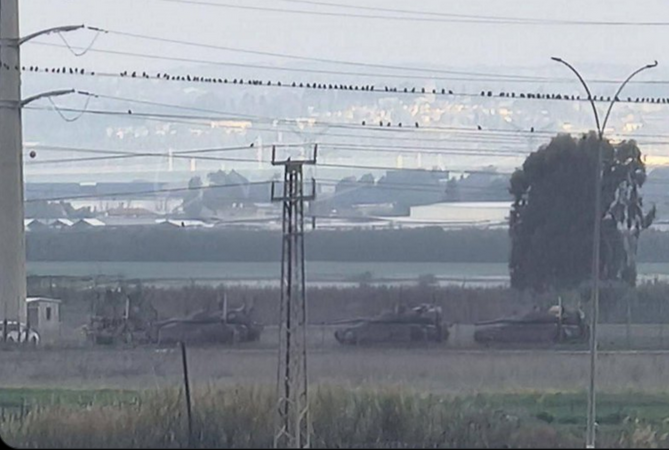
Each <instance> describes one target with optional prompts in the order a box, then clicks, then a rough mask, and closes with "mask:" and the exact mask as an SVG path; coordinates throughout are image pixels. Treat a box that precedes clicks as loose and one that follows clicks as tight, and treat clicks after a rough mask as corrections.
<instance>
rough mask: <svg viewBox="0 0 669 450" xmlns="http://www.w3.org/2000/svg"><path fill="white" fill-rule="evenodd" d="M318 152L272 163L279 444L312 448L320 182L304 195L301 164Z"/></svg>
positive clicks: (278, 445) (277, 445)
mask: <svg viewBox="0 0 669 450" xmlns="http://www.w3.org/2000/svg"><path fill="white" fill-rule="evenodd" d="M317 151H318V147H317V146H315V147H314V154H313V158H312V159H308V160H295V161H293V160H291V159H290V158H288V159H287V160H285V161H277V160H276V149H275V148H272V164H273V165H275V166H279V165H280V166H284V178H283V195H282V196H280V197H277V196H275V189H274V183H272V201H276V202H282V203H283V245H282V262H281V304H280V308H279V309H280V322H279V364H278V371H277V393H278V402H277V424H276V434H275V436H274V447H275V448H309V436H310V423H309V403H308V397H307V385H308V382H307V339H306V326H307V304H306V284H305V267H304V202H305V201H311V200H313V199H314V198H315V197H316V184H315V182H313V185H312V192H311V193H310V194H309V195H305V194H304V183H303V173H302V167H303V166H304V165H305V164H308V165H314V164H316V154H317Z"/></svg>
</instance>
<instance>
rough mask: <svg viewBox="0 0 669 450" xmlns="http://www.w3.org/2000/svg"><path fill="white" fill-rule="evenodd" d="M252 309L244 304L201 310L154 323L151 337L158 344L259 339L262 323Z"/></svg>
mask: <svg viewBox="0 0 669 450" xmlns="http://www.w3.org/2000/svg"><path fill="white" fill-rule="evenodd" d="M251 315H252V308H248V307H247V306H246V305H242V306H240V307H239V308H237V309H232V310H229V311H225V310H223V311H207V310H200V311H197V312H195V313H193V314H190V315H189V316H186V317H182V318H172V319H167V320H162V321H158V322H154V323H153V324H152V326H151V330H150V340H151V341H152V342H154V343H157V344H175V343H177V342H180V341H183V342H185V343H187V344H232V343H238V342H252V341H257V340H259V339H260V335H261V333H262V331H263V326H262V325H261V324H259V323H257V322H255V321H254V320H253V319H252V317H251Z"/></svg>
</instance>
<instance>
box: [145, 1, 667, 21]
mask: <svg viewBox="0 0 669 450" xmlns="http://www.w3.org/2000/svg"><path fill="white" fill-rule="evenodd" d="M155 1H160V2H165V3H181V4H188V5H201V6H212V7H219V8H230V9H242V10H251V11H266V12H277V13H284V14H299V15H309V16H325V17H347V18H361V19H374V20H391V21H417V22H436V23H480V24H486V25H491V24H494V25H586V26H644V27H647V26H668V25H669V22H631V21H585V20H579V21H577V20H547V19H529V18H514V17H491V16H474V15H472V16H471V18H466V17H449V18H446V17H441V18H437V17H406V16H404V17H403V16H385V15H365V14H356V13H343V12H325V11H310V10H303V9H281V8H271V7H263V6H249V5H236V4H230V3H221V2H216V3H215V2H212V1H204V0H155ZM314 3H315V2H314ZM407 12H408V11H407Z"/></svg>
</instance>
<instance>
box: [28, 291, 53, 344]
mask: <svg viewBox="0 0 669 450" xmlns="http://www.w3.org/2000/svg"><path fill="white" fill-rule="evenodd" d="M26 302H27V303H28V326H29V327H30V328H31V329H34V330H37V332H38V333H39V335H40V341H41V342H53V341H55V340H57V339H58V338H59V337H60V303H61V301H60V300H57V299H55V298H46V297H29V298H28V299H27V300H26Z"/></svg>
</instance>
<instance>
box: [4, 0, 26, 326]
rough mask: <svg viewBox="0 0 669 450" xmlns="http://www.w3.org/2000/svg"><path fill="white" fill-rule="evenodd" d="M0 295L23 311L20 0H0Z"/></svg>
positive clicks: (12, 314)
mask: <svg viewBox="0 0 669 450" xmlns="http://www.w3.org/2000/svg"><path fill="white" fill-rule="evenodd" d="M0 64H1V66H2V67H1V68H0V301H2V302H3V303H4V305H6V307H5V308H3V310H4V313H5V314H6V317H4V318H3V319H8V320H18V321H19V323H23V322H24V321H25V320H26V316H27V312H28V311H27V306H26V303H25V301H26V269H25V255H26V250H25V234H24V233H25V230H24V226H23V155H22V149H23V146H22V134H21V71H20V70H19V69H20V68H21V61H20V56H19V2H18V0H0Z"/></svg>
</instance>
